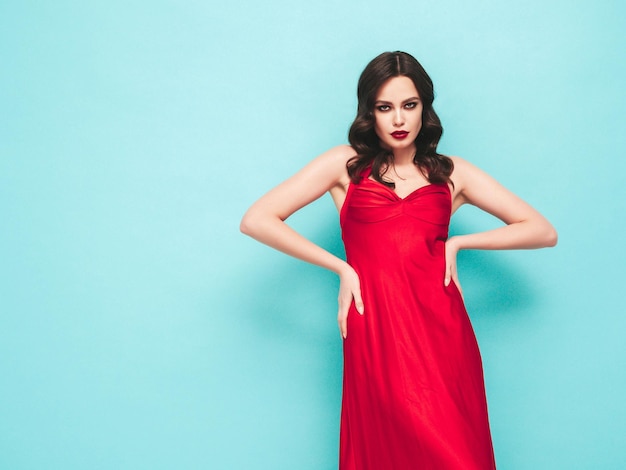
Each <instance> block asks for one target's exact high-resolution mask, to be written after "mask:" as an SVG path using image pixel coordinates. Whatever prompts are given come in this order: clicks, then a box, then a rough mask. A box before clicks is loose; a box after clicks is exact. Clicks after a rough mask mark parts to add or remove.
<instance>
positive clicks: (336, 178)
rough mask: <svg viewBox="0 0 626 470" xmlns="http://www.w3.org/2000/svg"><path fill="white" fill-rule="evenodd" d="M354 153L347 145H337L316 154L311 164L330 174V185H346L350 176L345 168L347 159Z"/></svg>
mask: <svg viewBox="0 0 626 470" xmlns="http://www.w3.org/2000/svg"><path fill="white" fill-rule="evenodd" d="M355 155H356V152H355V151H354V149H353V148H352V147H350V146H349V145H338V146H336V147H333V148H331V149H329V150H327V151H326V152H324V153H322V154H321V155H320V156H318V157H317V158H316V159H315V160H313V162H311V164H313V165H316V166H317V165H319V166H320V168H321V169H323V170H324V172H326V173H327V174H328V176H330V179H331V180H332V181H333V185H332V186H344V187H345V186H347V185H348V183H349V181H350V178H349V177H348V172H347V170H346V164H347V163H348V160H350V159H351V158H352V157H354V156H355Z"/></svg>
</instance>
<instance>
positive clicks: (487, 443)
mask: <svg viewBox="0 0 626 470" xmlns="http://www.w3.org/2000/svg"><path fill="white" fill-rule="evenodd" d="M357 94H358V111H357V116H356V119H355V120H354V123H353V124H352V127H351V128H350V134H349V141H350V146H348V145H343V146H339V147H335V148H333V149H331V150H329V151H327V152H326V153H324V154H322V155H320V156H319V157H317V158H316V159H315V160H313V161H312V162H311V163H309V164H308V165H307V166H306V167H304V168H303V169H302V170H301V171H300V172H298V173H297V174H296V175H294V176H292V177H291V178H289V179H288V180H286V181H285V182H283V183H282V184H280V185H279V186H277V187H276V188H274V189H272V190H271V191H270V192H268V193H267V194H265V195H264V196H263V197H261V198H260V199H259V200H258V201H257V202H255V203H254V204H253V205H252V207H250V209H249V210H248V212H247V213H246V214H245V216H244V218H243V220H242V222H241V230H242V232H244V233H245V234H247V235H250V236H252V237H254V238H255V239H257V240H259V241H260V242H262V243H265V244H267V245H269V246H272V247H274V248H276V249H278V250H281V251H283V252H285V253H287V254H289V255H291V256H295V257H296V258H300V259H302V260H304V261H308V262H310V263H314V264H317V265H319V266H322V267H324V268H327V269H330V270H332V271H333V272H335V273H337V274H338V275H339V279H340V287H339V314H338V322H339V329H340V332H341V335H342V337H343V344H344V380H343V400H342V414H341V432H340V469H341V470H387V469H393V470H410V469H418V468H419V469H437V470H445V469H463V470H486V469H493V468H495V462H494V457H493V448H492V444H491V436H490V431H489V422H488V417H487V404H486V399H485V390H484V381H483V372H482V364H481V358H480V353H479V350H478V346H477V344H476V338H475V336H474V332H473V330H472V327H471V325H470V321H469V318H468V316H467V313H466V311H465V307H464V304H463V298H462V294H461V289H460V286H459V282H458V279H457V272H456V256H457V253H458V251H459V250H463V249H512V248H541V247H546V246H553V245H555V244H556V241H557V235H556V232H555V230H554V228H553V227H552V225H551V224H550V223H549V222H548V221H547V220H546V219H545V218H544V217H543V216H542V215H541V214H539V213H538V212H537V211H536V210H535V209H533V208H532V207H530V206H529V205H528V204H527V203H525V202H524V201H522V200H521V199H519V198H518V197H517V196H515V195H514V194H512V193H511V192H509V191H508V190H507V189H505V188H504V187H502V186H501V185H500V184H499V183H497V182H496V181H495V180H494V179H493V178H491V177H490V176H488V175H487V174H485V173H484V172H482V171H481V170H479V169H478V168H476V167H475V166H473V165H471V164H470V163H468V162H466V161H464V160H462V159H461V158H458V157H447V156H444V155H441V154H439V153H437V144H438V142H439V139H440V137H441V133H442V127H441V124H440V121H439V118H438V117H437V114H435V111H434V110H433V107H432V104H433V99H434V93H433V84H432V81H431V79H430V77H429V76H428V75H427V74H426V72H425V70H424V69H423V68H422V66H421V65H420V64H419V63H418V62H417V60H415V58H413V57H412V56H411V55H409V54H406V53H404V52H386V53H383V54H381V55H379V56H378V57H376V58H375V59H374V60H372V61H371V62H370V63H369V64H368V65H367V67H366V68H365V70H364V71H363V73H362V74H361V77H360V79H359V84H358V93H357ZM327 191H328V192H330V194H331V195H332V198H333V200H334V202H335V205H336V206H337V209H338V210H339V212H340V223H341V228H342V238H343V240H344V244H345V249H346V257H347V261H344V260H342V259H340V258H338V257H336V256H334V255H332V254H331V253H329V252H327V251H326V250H324V249H322V248H321V247H319V246H317V245H315V244H314V243H312V242H310V241H309V240H307V239H305V238H304V237H302V236H301V235H299V234H298V233H296V232H295V231H293V230H292V229H291V228H290V227H289V226H288V225H286V224H285V222H284V221H285V219H287V218H288V217H289V216H290V215H291V214H293V213H294V212H295V211H297V210H298V209H300V208H302V207H304V206H306V205H307V204H309V203H310V202H312V201H314V200H315V199H317V198H319V197H320V196H322V195H323V194H324V193H325V192H327ZM463 204H472V205H474V206H477V207H479V208H481V209H483V210H485V211H487V212H489V213H490V214H493V215H494V216H496V217H498V218H499V219H501V220H502V221H503V222H504V223H505V225H504V226H502V227H499V228H497V229H495V230H489V231H486V232H482V233H474V234H468V235H460V236H454V237H451V238H448V224H449V221H450V216H451V214H452V213H454V211H456V210H457V209H458V208H459V207H460V206H461V205H463Z"/></svg>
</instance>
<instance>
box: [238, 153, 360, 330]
mask: <svg viewBox="0 0 626 470" xmlns="http://www.w3.org/2000/svg"><path fill="white" fill-rule="evenodd" d="M353 155H354V151H353V150H352V149H351V148H350V147H349V146H340V147H335V148H333V149H331V150H329V151H328V152H325V153H323V154H322V155H320V156H319V157H317V158H316V159H315V160H313V161H312V162H311V163H309V164H308V165H307V166H305V167H304V168H303V169H302V170H300V171H299V172H298V173H296V174H295V175H294V176H292V177H291V178H289V179H287V180H286V181H284V182H282V183H281V184H279V185H278V186H276V187H275V188H274V189H272V190H270V191H269V192H268V193H267V194H265V195H264V196H262V197H261V198H260V199H259V200H258V201H256V202H255V203H254V204H253V205H252V206H251V207H250V209H248V211H247V212H246V213H245V215H244V216H243V219H242V220H241V226H240V229H241V231H242V232H243V233H245V234H246V235H249V236H251V237H252V238H254V239H256V240H258V241H260V242H261V243H264V244H266V245H268V246H271V247H272V248H275V249H277V250H280V251H282V252H283V253H286V254H288V255H291V256H293V257H295V258H298V259H301V260H303V261H307V262H309V263H312V264H316V265H318V266H321V267H323V268H326V269H329V270H331V271H333V272H335V273H336V274H338V275H339V277H340V281H341V284H340V289H339V318H338V320H339V325H340V329H341V333H342V336H343V337H344V338H345V337H346V335H347V330H346V319H347V315H348V309H349V307H350V304H351V302H352V299H353V298H354V300H355V304H356V307H357V309H358V310H359V312H361V313H362V311H363V303H362V300H361V293H360V287H359V281H358V276H357V275H356V273H355V271H354V269H352V267H351V266H350V265H348V263H346V262H345V261H344V260H342V259H340V258H338V257H337V256H335V255H333V254H332V253H330V252H328V251H326V250H324V249H323V248H321V247H320V246H318V245H316V244H315V243H313V242H311V241H310V240H307V239H306V238H305V237H303V236H302V235H300V234H299V233H297V232H296V231H295V230H293V229H292V228H291V227H289V226H288V225H287V224H286V223H285V220H286V219H287V218H288V217H289V216H290V215H291V214H293V213H294V212H296V211H297V210H299V209H301V208H302V207H304V206H306V205H307V204H309V203H311V202H313V201H314V200H316V199H318V198H319V197H321V196H322V195H323V194H324V193H325V192H326V191H330V190H331V189H333V188H344V189H345V187H346V186H347V184H348V175H347V172H346V162H347V160H348V159H349V158H350V157H352V156H353Z"/></svg>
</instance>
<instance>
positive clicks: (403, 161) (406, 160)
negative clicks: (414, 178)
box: [393, 145, 415, 166]
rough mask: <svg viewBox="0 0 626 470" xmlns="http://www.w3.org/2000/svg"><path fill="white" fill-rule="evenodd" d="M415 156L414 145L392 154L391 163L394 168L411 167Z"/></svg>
mask: <svg viewBox="0 0 626 470" xmlns="http://www.w3.org/2000/svg"><path fill="white" fill-rule="evenodd" d="M414 156H415V145H411V146H410V147H408V148H406V149H399V150H396V151H395V152H393V163H394V165H395V166H404V165H412V164H413V157H414Z"/></svg>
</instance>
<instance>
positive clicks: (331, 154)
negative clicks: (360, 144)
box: [318, 145, 356, 166]
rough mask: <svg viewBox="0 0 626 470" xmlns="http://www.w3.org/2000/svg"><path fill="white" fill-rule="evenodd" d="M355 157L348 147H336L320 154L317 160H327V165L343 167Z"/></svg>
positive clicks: (352, 150)
mask: <svg viewBox="0 0 626 470" xmlns="http://www.w3.org/2000/svg"><path fill="white" fill-rule="evenodd" d="M354 156H356V152H355V151H354V149H353V148H352V147H350V146H349V145H337V146H336V147H333V148H331V149H328V150H327V151H326V152H324V153H323V154H321V155H320V156H319V157H318V158H320V159H323V160H327V161H328V163H329V164H333V163H334V164H336V165H343V166H345V164H346V163H348V160H350V159H351V158H352V157H354Z"/></svg>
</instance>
